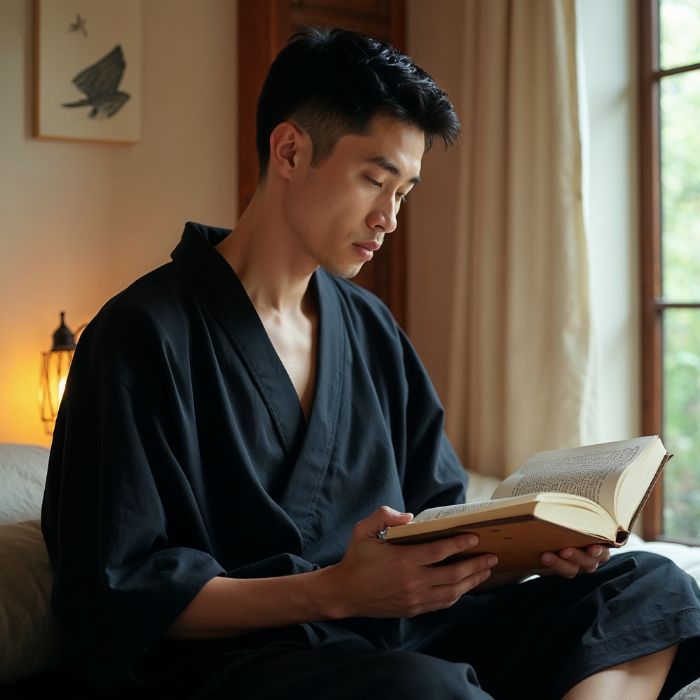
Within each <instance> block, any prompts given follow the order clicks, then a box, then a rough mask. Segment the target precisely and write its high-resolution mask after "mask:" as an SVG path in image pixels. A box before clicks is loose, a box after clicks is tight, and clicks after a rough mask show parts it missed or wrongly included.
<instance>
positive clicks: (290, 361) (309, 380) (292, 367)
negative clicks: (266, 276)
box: [261, 314, 318, 419]
mask: <svg viewBox="0 0 700 700" xmlns="http://www.w3.org/2000/svg"><path fill="white" fill-rule="evenodd" d="M261 320H262V322H263V325H264V327H265V330H266V331H267V334H268V336H269V338H270V342H271V343H272V346H273V347H274V349H275V352H276V353H277V355H278V357H279V359H280V361H281V363H282V364H283V365H284V368H285V370H286V371H287V374H288V375H289V378H290V380H291V382H292V384H293V385H294V389H295V391H296V393H297V396H298V397H299V401H300V403H301V407H302V409H303V411H304V415H305V416H306V418H307V419H308V416H309V412H310V410H311V404H312V402H313V397H314V391H315V387H316V366H317V356H318V318H317V316H316V315H315V314H312V315H311V316H300V317H299V318H295V319H284V318H282V317H280V315H279V314H267V315H264V316H262V315H261Z"/></svg>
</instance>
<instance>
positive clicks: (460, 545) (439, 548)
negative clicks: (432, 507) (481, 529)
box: [409, 533, 479, 565]
mask: <svg viewBox="0 0 700 700" xmlns="http://www.w3.org/2000/svg"><path fill="white" fill-rule="evenodd" d="M478 543H479V538H478V537H477V536H476V535H474V534H471V533H469V534H465V535H456V536H455V537H445V538H443V539H440V540H435V541H433V542H426V543H424V544H414V545H409V546H410V547H411V548H412V549H413V550H414V553H415V555H416V562H417V563H418V564H423V565H430V564H437V563H438V562H441V561H444V560H445V559H447V558H448V557H452V556H455V555H456V554H461V553H463V552H468V551H469V550H470V549H473V548H474V547H476V545H477V544H478Z"/></svg>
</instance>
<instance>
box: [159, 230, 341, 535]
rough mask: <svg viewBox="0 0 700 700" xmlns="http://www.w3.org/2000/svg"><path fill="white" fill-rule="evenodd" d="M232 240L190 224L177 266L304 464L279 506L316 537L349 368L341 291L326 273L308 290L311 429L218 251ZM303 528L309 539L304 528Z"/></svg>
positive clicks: (287, 446) (289, 450) (289, 449)
mask: <svg viewBox="0 0 700 700" xmlns="http://www.w3.org/2000/svg"><path fill="white" fill-rule="evenodd" d="M230 233H231V231H230V229H223V228H215V227H210V226H204V225H203V224H198V223H195V222H187V224H186V225H185V230H184V232H183V235H182V240H181V241H180V243H179V244H178V246H177V247H176V248H175V250H174V251H173V253H172V259H173V261H174V263H175V264H176V265H177V267H178V269H180V270H181V271H182V272H183V274H184V275H185V276H186V277H187V278H188V279H189V280H190V282H191V283H193V284H195V285H196V286H197V288H198V289H199V290H200V293H201V294H202V295H203V296H204V297H205V299H206V302H207V304H208V306H209V307H210V308H211V310H212V312H213V313H214V315H215V316H216V318H217V320H218V321H219V323H220V324H221V327H222V328H223V330H224V333H225V334H226V336H227V338H228V339H229V341H230V342H231V344H232V345H233V346H234V348H235V349H236V351H237V352H238V354H239V356H240V357H241V359H242V361H243V363H244V364H245V366H246V368H247V369H248V372H249V373H250V375H251V377H252V379H253V381H254V382H255V384H256V385H257V387H258V390H259V392H260V394H261V396H262V397H263V400H264V402H265V404H266V405H267V408H268V410H269V412H270V414H271V416H272V419H273V422H274V425H275V428H276V430H277V433H278V436H279V439H280V440H281V441H282V443H283V445H284V448H285V451H286V453H287V454H288V456H289V458H290V460H292V461H293V462H294V463H295V466H296V464H299V467H300V468H295V469H293V472H292V474H291V478H290V479H289V481H288V482H287V489H286V492H285V494H284V496H283V499H282V503H281V505H283V507H285V509H286V510H287V512H288V513H289V515H290V516H292V517H293V518H294V520H295V522H296V523H297V525H300V530H301V531H302V535H306V536H309V537H310V536H312V530H313V526H312V522H313V518H312V513H313V512H314V509H313V508H310V505H311V502H312V501H313V500H314V499H315V498H317V497H318V495H319V493H320V488H321V486H322V482H323V478H324V476H325V474H326V471H327V469H328V464H329V461H330V457H331V453H332V449H333V445H334V442H335V434H336V431H337V424H338V415H339V411H340V406H341V405H342V401H343V398H344V386H345V379H346V365H347V363H348V360H349V355H348V353H349V342H348V338H347V334H346V330H345V325H344V323H343V322H342V312H341V307H340V301H339V298H338V291H337V287H336V284H335V283H334V282H333V279H332V277H331V275H330V274H329V273H327V272H326V271H324V270H322V269H318V270H317V271H316V272H315V273H314V275H313V276H312V279H311V282H310V284H314V285H315V286H316V292H317V299H318V307H319V324H318V325H319V338H318V352H317V370H316V387H315V391H314V398H313V403H312V406H311V411H310V413H309V418H308V423H306V421H305V418H304V413H303V410H302V407H301V403H300V401H299V397H298V395H297V393H296V390H295V388H294V385H293V384H292V381H291V379H290V377H289V374H288V373H287V371H286V369H285V367H284V365H283V363H282V361H281V360H280V358H279V356H278V355H277V352H276V350H275V348H274V346H273V345H272V342H271V340H270V338H269V336H268V335H267V331H266V330H265V327H264V325H263V323H262V321H261V319H260V317H259V316H258V313H257V311H256V310H255V307H254V305H253V303H252V302H251V300H250V298H249V297H248V294H247V292H246V291H245V288H244V287H243V285H242V283H241V281H240V279H239V278H238V275H237V274H236V272H235V271H234V270H233V268H232V267H231V266H230V265H229V263H228V262H227V261H226V260H225V259H224V257H223V256H222V255H221V254H219V253H218V251H217V250H216V249H215V248H214V246H216V245H217V244H218V243H220V242H221V241H222V240H223V239H224V238H225V237H226V236H227V235H229V234H230ZM292 510H295V511H298V512H294V513H293V512H291V511H292ZM304 522H305V523H307V527H308V530H307V531H306V532H305V531H304V530H305V528H304V527H301V524H302V523H304Z"/></svg>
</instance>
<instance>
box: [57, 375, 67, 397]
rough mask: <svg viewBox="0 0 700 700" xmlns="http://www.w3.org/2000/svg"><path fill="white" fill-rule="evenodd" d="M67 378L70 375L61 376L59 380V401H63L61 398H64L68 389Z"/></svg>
mask: <svg viewBox="0 0 700 700" xmlns="http://www.w3.org/2000/svg"><path fill="white" fill-rule="evenodd" d="M66 379H68V375H65V376H64V377H61V378H60V379H59V380H58V403H61V399H62V398H63V392H64V391H65V390H66Z"/></svg>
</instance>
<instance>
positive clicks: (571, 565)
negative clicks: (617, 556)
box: [541, 544, 610, 578]
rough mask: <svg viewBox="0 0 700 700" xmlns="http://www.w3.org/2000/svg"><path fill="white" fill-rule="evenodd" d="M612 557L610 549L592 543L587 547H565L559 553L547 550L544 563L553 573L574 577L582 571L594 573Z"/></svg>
mask: <svg viewBox="0 0 700 700" xmlns="http://www.w3.org/2000/svg"><path fill="white" fill-rule="evenodd" d="M608 559H610V550H609V549H608V548H607V547H602V546H601V545H599V544H594V545H591V546H590V547H587V548H586V549H577V548H576V547H565V548H564V549H562V550H561V551H560V552H559V553H558V554H555V553H554V552H545V553H544V554H543V555H542V557H541V561H542V563H543V564H544V565H545V566H546V567H547V568H548V569H551V570H552V573H555V574H558V575H559V576H564V577H565V578H574V576H577V575H578V574H580V573H585V574H592V573H593V572H594V571H595V570H596V569H597V568H598V566H599V565H600V564H603V563H604V562H606V561H607V560H608Z"/></svg>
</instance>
